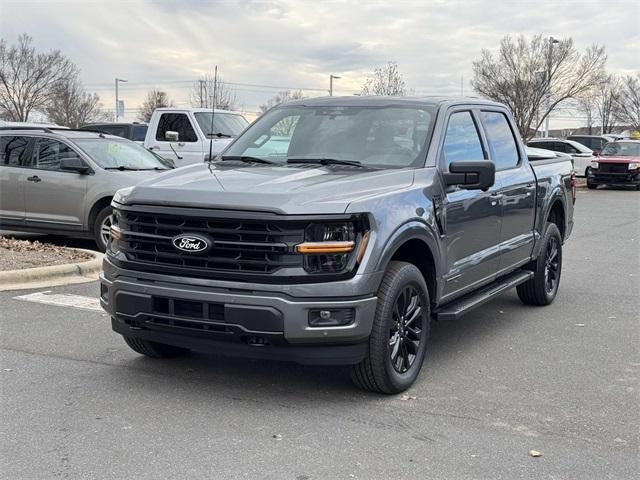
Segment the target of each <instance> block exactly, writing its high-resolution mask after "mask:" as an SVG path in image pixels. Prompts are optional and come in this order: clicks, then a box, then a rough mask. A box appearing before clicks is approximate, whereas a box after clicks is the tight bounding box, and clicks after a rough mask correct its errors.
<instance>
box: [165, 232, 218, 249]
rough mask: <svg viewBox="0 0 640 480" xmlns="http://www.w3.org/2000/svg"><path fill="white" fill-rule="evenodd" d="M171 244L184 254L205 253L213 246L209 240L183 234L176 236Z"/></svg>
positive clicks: (194, 234) (200, 236)
mask: <svg viewBox="0 0 640 480" xmlns="http://www.w3.org/2000/svg"><path fill="white" fill-rule="evenodd" d="M171 243H172V244H173V246H174V247H175V248H176V249H177V250H180V251H181V252H186V253H202V252H206V251H208V250H209V249H210V248H211V247H212V246H213V242H212V241H211V240H209V239H208V238H207V237H204V236H202V235H199V234H196V233H183V234H181V235H176V236H175V237H173V239H172V240H171Z"/></svg>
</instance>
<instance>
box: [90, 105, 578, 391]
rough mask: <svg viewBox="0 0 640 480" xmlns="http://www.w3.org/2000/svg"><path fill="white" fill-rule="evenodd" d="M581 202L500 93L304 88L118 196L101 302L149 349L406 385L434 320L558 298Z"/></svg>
mask: <svg viewBox="0 0 640 480" xmlns="http://www.w3.org/2000/svg"><path fill="white" fill-rule="evenodd" d="M574 201H575V183H574V178H573V175H572V169H571V162H570V161H568V160H563V159H557V158H553V159H549V160H537V161H536V162H535V164H534V165H533V166H532V165H531V164H529V161H528V159H527V156H526V153H525V147H524V145H523V144H522V142H521V140H520V137H519V134H518V132H517V131H516V128H515V126H514V122H513V120H512V117H511V114H510V112H509V111H508V109H507V108H506V107H504V106H503V105H501V104H498V103H493V102H488V101H482V100H477V99H449V98H429V97H427V98H392V97H346V98H336V97H328V98H319V99H307V100H300V101H296V102H291V103H287V104H284V105H281V106H279V107H276V108H274V109H272V110H270V111H269V112H267V113H266V114H264V115H263V116H262V117H260V118H259V119H258V120H257V121H256V122H255V123H254V124H252V125H251V126H250V127H249V128H248V129H247V130H245V132H244V133H242V134H241V135H240V136H239V137H238V138H237V139H236V140H235V141H234V142H233V143H232V144H231V145H229V147H227V149H226V150H225V151H224V152H223V153H222V154H221V155H220V156H219V157H216V158H215V159H212V160H211V161H209V162H204V163H202V164H199V165H192V166H188V167H184V168H181V169H178V170H175V171H173V172H171V173H165V174H161V175H159V176H157V177H154V178H151V179H149V180H147V181H144V182H142V183H140V184H138V185H137V186H135V187H133V188H129V189H124V190H120V191H119V192H118V193H117V194H116V196H115V197H114V199H113V204H112V205H113V210H114V218H113V223H112V232H111V233H112V239H111V242H110V244H109V248H108V249H107V254H106V257H105V260H104V273H103V274H102V277H101V302H102V305H103V307H104V308H105V309H106V311H107V312H109V314H110V315H111V318H112V327H113V329H114V330H115V331H116V332H117V333H120V334H121V335H123V336H124V339H125V341H126V342H127V344H128V345H129V346H130V347H131V348H132V349H133V350H135V351H136V352H139V353H141V354H144V355H148V356H150V357H173V356H177V355H180V354H183V353H186V352H188V351H189V350H198V351H203V352H217V353H224V354H230V355H242V356H248V357H257V358H266V359H279V360H283V359H285V360H292V361H296V362H300V363H307V364H333V365H338V364H344V365H352V378H353V380H354V382H355V383H356V384H357V385H358V386H360V387H362V388H365V389H368V390H373V391H378V392H384V393H395V392H400V391H402V390H404V389H406V388H408V387H409V386H410V385H411V384H412V383H413V382H414V380H415V379H416V377H417V376H418V374H419V372H420V369H421V367H422V363H423V359H424V356H425V348H426V346H427V343H426V341H427V336H428V334H429V325H430V321H431V319H437V320H449V319H455V318H457V317H458V316H460V315H462V314H464V313H466V312H468V311H470V310H472V309H473V308H474V307H477V306H478V305H481V304H482V303H484V302H486V301H488V300H490V299H492V298H494V297H495V296H496V295H498V294H500V293H502V292H504V291H506V290H508V289H510V288H513V287H516V288H517V291H518V295H519V296H520V298H521V299H522V301H523V302H524V303H526V304H530V305H547V304H549V303H551V302H552V301H553V300H554V298H555V296H556V293H557V290H558V284H559V281H560V272H561V266H562V244H563V242H564V241H565V240H566V238H567V237H568V236H569V234H570V233H571V229H572V226H573V203H574Z"/></svg>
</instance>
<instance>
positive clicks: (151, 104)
mask: <svg viewBox="0 0 640 480" xmlns="http://www.w3.org/2000/svg"><path fill="white" fill-rule="evenodd" d="M162 107H173V101H172V100H170V99H169V96H168V95H167V92H163V91H162V90H158V89H156V88H154V89H153V90H150V91H149V92H148V93H147V96H146V97H145V99H144V102H142V105H140V108H139V109H138V118H140V120H142V121H143V122H148V121H149V120H151V115H152V114H153V111H154V110H155V109H156V108H162Z"/></svg>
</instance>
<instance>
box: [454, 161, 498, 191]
mask: <svg viewBox="0 0 640 480" xmlns="http://www.w3.org/2000/svg"><path fill="white" fill-rule="evenodd" d="M444 181H445V183H446V184H447V186H450V185H457V186H459V187H460V188H464V189H466V190H476V189H478V190H487V189H488V188H489V187H491V186H492V185H493V184H494V183H495V181H496V166H495V164H494V163H493V162H490V161H489V160H460V161H457V162H451V163H450V164H449V173H445V174H444Z"/></svg>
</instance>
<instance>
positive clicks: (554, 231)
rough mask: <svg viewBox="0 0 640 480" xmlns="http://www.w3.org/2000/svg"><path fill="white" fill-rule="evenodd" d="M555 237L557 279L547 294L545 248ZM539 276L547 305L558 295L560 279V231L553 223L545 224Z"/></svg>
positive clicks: (539, 259) (539, 258)
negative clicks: (556, 244)
mask: <svg viewBox="0 0 640 480" xmlns="http://www.w3.org/2000/svg"><path fill="white" fill-rule="evenodd" d="M552 237H555V239H556V242H557V243H558V279H557V281H556V286H555V288H554V290H553V292H547V289H546V278H545V260H546V252H547V246H548V245H549V242H550V241H551V238H552ZM537 273H538V274H539V276H540V279H541V283H542V289H543V291H544V295H545V297H546V299H547V302H548V303H551V302H553V300H554V299H555V298H556V295H557V294H558V289H559V288H560V279H561V278H562V235H561V234H560V230H559V229H558V227H557V225H556V224H555V223H549V224H547V230H546V232H545V235H544V243H543V245H542V251H541V252H540V255H539V257H538V272H537Z"/></svg>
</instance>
